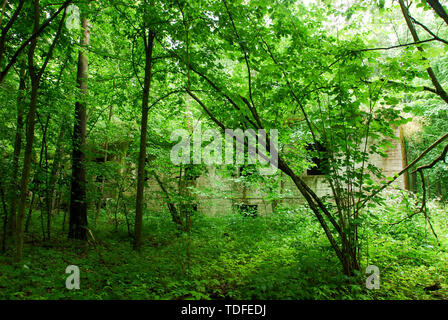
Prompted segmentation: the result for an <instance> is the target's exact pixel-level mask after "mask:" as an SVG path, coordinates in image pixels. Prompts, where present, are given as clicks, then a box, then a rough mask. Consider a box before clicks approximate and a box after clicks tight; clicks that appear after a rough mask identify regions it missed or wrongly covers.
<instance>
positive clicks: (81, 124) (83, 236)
mask: <svg viewBox="0 0 448 320" xmlns="http://www.w3.org/2000/svg"><path fill="white" fill-rule="evenodd" d="M82 27H83V30H84V31H83V36H82V39H81V46H82V47H87V46H88V45H89V41H90V25H89V20H88V19H87V18H83V19H82ZM87 77H88V59H87V53H86V52H84V50H82V49H80V50H79V53H78V73H77V83H78V88H79V89H80V91H81V96H82V97H81V101H77V102H76V104H75V123H74V128H73V159H72V162H73V163H72V181H71V198H70V217H69V232H68V237H69V238H70V239H79V240H87V229H86V228H87V202H86V169H85V161H86V154H85V144H86V127H87V118H86V102H85V96H86V93H87Z"/></svg>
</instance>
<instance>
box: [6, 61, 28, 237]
mask: <svg viewBox="0 0 448 320" xmlns="http://www.w3.org/2000/svg"><path fill="white" fill-rule="evenodd" d="M19 81H20V84H19V94H18V96H17V128H16V136H15V141H14V152H13V160H12V173H11V183H10V190H9V205H10V208H9V219H8V225H7V231H8V234H9V235H14V233H15V229H16V210H17V199H18V198H19V196H20V195H19V193H18V192H17V191H18V189H19V185H18V183H17V177H18V171H19V158H20V152H21V150H22V135H23V113H24V105H23V98H24V95H25V66H23V68H22V69H21V71H20V80H19Z"/></svg>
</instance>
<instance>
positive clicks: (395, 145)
mask: <svg viewBox="0 0 448 320" xmlns="http://www.w3.org/2000/svg"><path fill="white" fill-rule="evenodd" d="M396 136H397V137H399V129H398V128H397V130H396ZM390 141H391V143H392V147H391V148H390V149H389V150H387V152H386V154H387V158H383V157H381V156H379V155H373V156H371V157H370V159H369V162H370V163H372V164H375V165H376V166H377V167H379V168H381V169H382V170H383V173H384V174H385V176H393V175H394V174H395V173H397V172H399V171H400V170H402V168H403V165H402V155H401V145H400V140H399V139H393V140H392V139H391V140H390ZM219 170H220V169H217V168H215V167H210V168H209V169H208V173H207V174H204V175H202V176H200V177H199V178H198V179H197V181H196V187H197V188H198V189H199V190H201V189H204V190H206V189H207V190H210V191H212V192H209V193H211V194H209V193H208V192H203V193H201V194H207V195H205V196H204V195H199V196H197V199H198V211H199V212H201V213H204V214H207V215H211V216H214V215H219V214H230V213H233V212H235V206H236V205H238V204H248V205H257V209H258V214H261V215H263V214H269V213H271V212H272V211H273V206H272V203H271V202H270V201H268V200H267V199H266V198H267V195H266V194H265V193H263V192H262V191H261V190H259V189H257V188H251V187H242V186H241V185H239V184H238V183H235V182H234V181H232V179H226V178H223V177H222V175H221V174H220V173H219ZM282 177H283V178H284V182H283V183H282V185H281V186H279V188H278V190H277V192H278V193H282V194H283V195H284V197H283V199H282V200H281V202H280V203H279V205H280V206H294V205H297V204H302V203H304V199H303V197H302V195H301V194H300V192H299V190H298V189H297V187H296V186H295V185H294V183H293V182H292V180H291V179H290V178H289V177H286V176H285V175H284V174H283V173H282ZM302 178H303V180H304V181H305V182H306V184H307V185H308V186H309V187H310V188H311V189H312V190H313V191H314V192H316V194H317V195H318V196H319V197H322V196H325V195H329V194H330V193H331V189H330V187H329V186H328V184H327V183H326V181H325V179H324V178H323V176H307V175H306V173H304V174H303V175H302ZM394 186H396V187H399V188H403V178H402V177H400V178H399V179H397V181H396V182H395V183H394ZM146 199H147V201H146V203H147V208H148V209H149V210H161V209H162V210H166V208H167V207H166V202H165V195H164V194H163V192H162V190H161V189H160V187H159V186H158V184H157V182H156V181H155V179H154V178H151V179H149V181H148V184H147V187H146Z"/></svg>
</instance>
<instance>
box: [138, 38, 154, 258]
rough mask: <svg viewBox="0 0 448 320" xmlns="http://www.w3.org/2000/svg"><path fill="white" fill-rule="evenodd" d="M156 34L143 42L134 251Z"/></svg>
mask: <svg viewBox="0 0 448 320" xmlns="http://www.w3.org/2000/svg"><path fill="white" fill-rule="evenodd" d="M154 37H155V34H154V33H152V32H151V31H150V32H149V34H148V35H146V30H144V37H143V41H144V42H145V80H144V86H143V97H142V124H141V131H140V153H139V157H138V169H137V199H136V206H135V226H134V249H136V250H140V248H141V246H142V230H143V201H144V195H143V192H144V188H145V160H146V135H147V129H148V128H147V127H148V101H149V90H150V86H151V67H152V50H153V47H154Z"/></svg>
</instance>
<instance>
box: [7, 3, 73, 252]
mask: <svg viewBox="0 0 448 320" xmlns="http://www.w3.org/2000/svg"><path fill="white" fill-rule="evenodd" d="M39 3H40V1H39V0H35V1H34V31H33V32H34V34H36V33H37V31H38V29H39V18H40V8H39ZM67 4H68V3H67ZM64 20H65V11H64V15H63V17H62V19H61V21H60V23H59V27H58V30H57V32H56V35H55V37H54V39H53V42H52V44H51V45H50V49H49V50H48V52H47V55H46V57H45V61H44V63H43V65H42V67H41V68H40V70H37V69H36V66H35V65H34V51H35V50H36V45H37V39H36V37H34V38H33V39H32V40H31V44H30V48H29V51H28V69H29V73H30V78H31V97H30V99H31V100H30V108H29V110H28V115H27V118H26V147H25V155H24V160H23V171H22V179H21V181H20V202H19V208H18V214H17V223H16V239H17V242H16V254H15V260H16V261H20V260H21V259H22V253H23V220H24V218H25V207H26V198H27V193H28V179H29V176H30V170H31V155H32V151H33V142H34V120H35V117H36V109H37V97H38V91H39V83H40V79H41V78H42V75H43V73H44V71H45V68H46V67H47V65H48V61H49V60H50V59H51V56H52V53H53V49H54V47H55V45H56V42H57V40H58V38H59V36H60V34H61V31H62V26H63V23H64Z"/></svg>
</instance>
